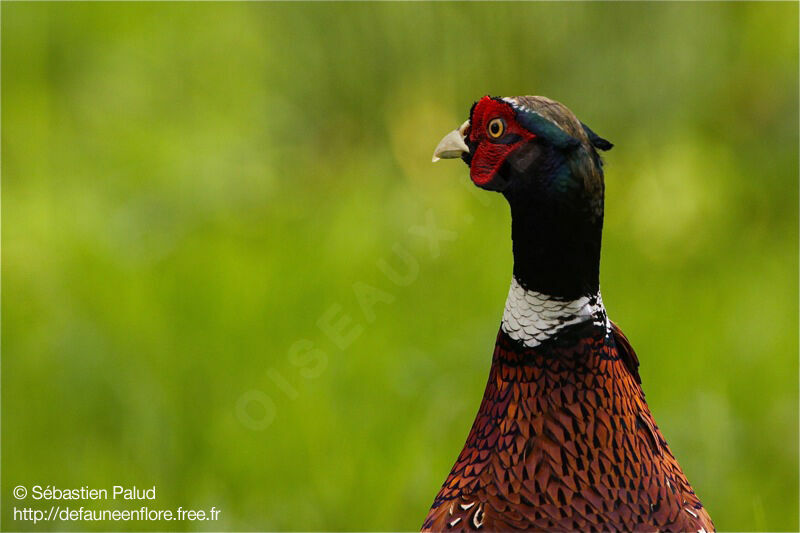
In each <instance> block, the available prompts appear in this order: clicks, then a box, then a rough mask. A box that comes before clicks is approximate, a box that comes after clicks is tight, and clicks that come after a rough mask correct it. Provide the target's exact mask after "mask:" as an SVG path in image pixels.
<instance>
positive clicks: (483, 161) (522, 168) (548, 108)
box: [422, 96, 714, 532]
mask: <svg viewBox="0 0 800 533" xmlns="http://www.w3.org/2000/svg"><path fill="white" fill-rule="evenodd" d="M612 146H613V145H612V144H611V143H610V142H608V141H607V140H605V139H603V138H601V137H599V136H598V135H596V134H595V133H594V132H593V131H592V130H591V129H589V128H588V127H587V126H586V125H584V124H583V123H581V122H580V121H579V120H578V119H577V118H576V117H575V115H573V113H572V112H571V111H570V110H569V109H567V108H566V107H565V106H564V105H562V104H560V103H558V102H555V101H553V100H550V99H548V98H544V97H541V96H518V97H512V98H492V97H489V96H486V97H483V98H481V99H480V100H479V101H478V102H476V103H475V105H473V106H472V110H471V111H470V117H469V120H468V121H467V122H465V123H464V124H463V125H462V126H461V127H460V128H459V129H458V130H455V131H453V132H451V133H450V134H448V135H447V136H446V137H445V138H444V139H442V142H441V143H440V144H439V146H438V147H437V148H436V151H435V152H434V161H436V160H438V159H439V158H459V157H460V158H461V159H463V160H464V162H466V163H467V165H469V167H470V177H471V178H472V181H473V182H474V183H475V184H476V185H477V186H478V187H481V188H483V189H488V190H493V191H499V192H501V193H502V194H503V196H505V198H506V199H507V200H508V203H509V205H510V206H511V237H512V241H513V255H514V275H513V278H512V280H511V289H510V290H509V293H508V299H507V301H506V306H505V311H504V313H503V318H502V322H501V324H500V331H499V332H498V334H497V341H496V344H495V348H494V355H493V358H492V367H491V370H490V372H489V382H488V383H487V385H486V391H485V392H484V395H483V401H482V402H481V406H480V408H479V410H478V414H477V416H476V417H475V422H474V423H473V425H472V430H471V431H470V433H469V436H468V437H467V442H466V444H465V445H464V449H463V450H462V451H461V454H460V455H459V457H458V460H457V461H456V463H455V466H454V467H453V469H452V471H451V472H450V475H449V476H448V477H447V480H446V481H445V482H444V485H443V486H442V489H441V490H440V491H439V494H438V495H437V496H436V499H435V500H434V502H433V506H432V507H431V510H430V512H429V513H428V516H427V518H426V519H425V522H424V524H423V526H422V529H423V530H424V531H443V530H449V529H458V530H480V529H484V530H488V531H499V530H516V529H528V530H541V531H585V530H595V531H612V530H613V531H620V530H621V531H702V532H705V531H712V530H713V529H714V525H713V523H712V522H711V518H710V517H709V515H708V513H707V512H706V509H705V508H703V505H702V504H701V503H700V500H699V499H698V497H697V496H696V495H695V493H694V491H693V490H692V487H691V486H690V485H689V482H688V481H687V479H686V476H685V475H684V474H683V471H682V470H681V467H680V466H679V465H678V462H677V461H676V460H675V457H674V456H673V455H672V452H671V451H670V449H669V446H667V443H666V441H665V440H664V437H663V436H662V435H661V432H660V431H659V429H658V426H657V425H656V423H655V420H654V419H653V416H652V414H651V413H650V409H649V408H648V407H647V403H646V402H645V399H644V393H643V392H642V388H641V379H640V378H639V373H638V366H639V361H638V359H637V357H636V353H635V352H634V351H633V348H632V347H631V345H630V343H629V342H628V339H627V338H626V337H625V335H623V333H622V331H621V330H620V329H619V328H618V327H617V326H616V324H614V323H613V322H611V321H610V320H609V319H608V316H607V315H606V310H605V308H604V307H603V301H602V299H601V297H600V286H599V267H600V241H601V236H602V228H603V194H604V183H603V169H602V162H601V160H600V156H599V155H598V153H597V151H596V149H600V150H608V149H610V148H611V147H612Z"/></svg>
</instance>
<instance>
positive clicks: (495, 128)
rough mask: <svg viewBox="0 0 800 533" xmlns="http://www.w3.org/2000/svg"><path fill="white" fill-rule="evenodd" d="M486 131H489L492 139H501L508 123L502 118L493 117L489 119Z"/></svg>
mask: <svg viewBox="0 0 800 533" xmlns="http://www.w3.org/2000/svg"><path fill="white" fill-rule="evenodd" d="M486 131H488V132H489V137H491V138H492V139H499V138H500V137H501V136H502V135H503V133H504V132H505V131H506V123H505V122H504V121H503V119H502V118H495V119H492V120H490V121H489V125H488V126H487V127H486Z"/></svg>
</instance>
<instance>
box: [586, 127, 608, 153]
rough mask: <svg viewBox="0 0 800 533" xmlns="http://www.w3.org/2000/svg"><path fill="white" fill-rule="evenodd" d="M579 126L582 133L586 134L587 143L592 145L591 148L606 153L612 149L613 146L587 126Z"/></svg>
mask: <svg viewBox="0 0 800 533" xmlns="http://www.w3.org/2000/svg"><path fill="white" fill-rule="evenodd" d="M581 126H583V131H585V132H586V135H587V136H588V137H589V142H591V143H592V146H594V147H595V148H599V149H600V150H603V151H607V150H611V149H612V148H614V145H613V144H611V143H610V142H609V141H607V140H605V139H603V138H602V137H600V136H599V135H598V134H596V133H595V132H593V131H592V130H591V128H589V126H587V125H586V124H584V123H583V122H581Z"/></svg>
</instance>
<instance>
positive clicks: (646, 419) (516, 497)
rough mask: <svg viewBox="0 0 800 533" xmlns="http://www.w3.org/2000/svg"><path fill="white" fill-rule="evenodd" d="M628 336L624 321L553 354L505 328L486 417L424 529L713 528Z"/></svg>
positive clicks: (481, 414)
mask: <svg viewBox="0 0 800 533" xmlns="http://www.w3.org/2000/svg"><path fill="white" fill-rule="evenodd" d="M573 333H578V332H573ZM622 339H624V337H623V336H622V333H621V332H620V330H619V329H618V328H617V327H616V326H614V334H613V335H612V336H611V337H610V338H609V337H606V336H597V335H596V336H592V337H584V338H582V339H580V341H579V342H576V343H574V344H573V345H572V346H564V347H562V348H560V349H559V350H558V351H557V354H553V353H545V352H551V348H550V347H547V348H546V349H545V350H537V349H535V348H533V349H526V348H523V347H520V346H519V344H518V343H516V342H515V341H513V340H512V339H510V338H509V337H508V335H506V334H505V332H503V331H502V330H501V331H500V332H499V333H498V336H497V345H496V347H495V351H494V356H493V361H492V368H491V371H490V374H489V382H488V384H487V386H486V392H485V394H484V397H483V401H482V403H481V406H480V409H479V412H478V416H477V417H476V419H475V423H474V424H473V426H472V430H471V431H470V433H469V437H468V438H467V443H466V445H465V446H464V449H463V451H462V452H461V454H460V455H459V458H458V460H457V461H456V464H455V466H454V467H453V469H452V471H451V472H450V475H449V476H448V478H447V481H445V483H444V486H443V487H442V489H441V491H440V492H439V494H438V495H437V496H436V500H435V502H434V504H433V507H432V508H431V510H430V513H429V514H428V517H427V518H426V519H425V523H424V525H423V530H427V531H444V530H449V529H454V528H455V529H459V530H460V529H476V530H477V529H486V530H487V531H500V530H508V529H534V530H541V531H554V530H559V531H587V530H601V531H608V530H619V531H634V530H635V531H700V530H706V531H711V530H713V525H712V523H711V520H710V518H709V516H708V514H707V513H706V510H705V509H704V508H703V506H702V504H701V503H700V501H699V500H698V498H697V496H696V495H695V494H694V492H693V491H692V488H691V486H690V485H689V482H688V481H687V480H686V477H685V476H684V475H683V472H682V471H681V469H680V466H678V463H677V461H676V460H675V458H674V456H673V455H672V452H671V451H670V449H669V446H668V445H667V443H666V441H665V440H664V437H663V436H662V435H661V432H660V431H659V430H658V426H657V425H656V424H655V421H654V420H653V417H652V415H651V414H650V410H649V409H648V407H647V403H646V402H645V399H644V394H643V393H642V390H641V387H640V386H639V384H638V383H637V379H636V377H635V375H634V374H633V373H632V372H631V368H630V366H629V363H627V362H626V361H629V360H631V358H635V356H633V354H630V355H628V354H625V353H623V352H622V351H621V350H620V347H621V346H622V347H623V348H622V350H623V351H624V350H625V349H626V347H627V346H629V345H628V344H627V341H625V340H622Z"/></svg>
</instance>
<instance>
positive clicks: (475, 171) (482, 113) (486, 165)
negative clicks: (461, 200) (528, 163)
mask: <svg viewBox="0 0 800 533" xmlns="http://www.w3.org/2000/svg"><path fill="white" fill-rule="evenodd" d="M495 118H502V119H503V120H504V121H505V123H506V128H505V131H504V132H503V135H501V136H500V138H498V139H493V138H492V137H490V136H489V133H488V131H487V129H486V128H487V127H488V125H489V123H490V122H491V121H492V120H494V119H495ZM510 136H518V137H519V140H517V141H515V142H513V143H508V142H507V141H508V139H509V137H510ZM534 137H536V135H534V134H533V133H531V132H530V131H528V130H526V129H525V128H523V127H522V126H521V125H519V123H517V120H516V112H515V111H514V108H513V107H511V104H509V103H507V102H503V101H498V100H494V99H492V98H490V97H489V96H484V97H483V98H481V99H480V100H479V101H478V103H477V104H475V109H474V110H473V111H472V117H471V122H470V128H469V141H470V143H473V144H474V143H477V148H475V153H473V154H472V161H471V162H470V170H469V176H470V178H472V181H473V182H474V183H475V184H476V185H486V184H487V183H489V182H491V181H492V179H494V177H495V174H497V171H498V170H499V169H500V166H501V165H502V164H503V161H505V159H506V158H507V157H508V156H509V155H510V154H511V152H513V151H514V150H516V149H517V148H519V147H520V146H522V145H523V144H525V143H526V142H528V141H530V140H531V139H533V138H534Z"/></svg>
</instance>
